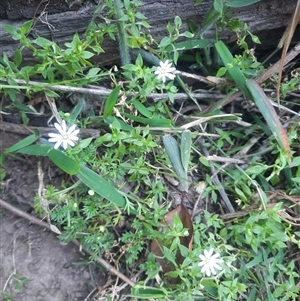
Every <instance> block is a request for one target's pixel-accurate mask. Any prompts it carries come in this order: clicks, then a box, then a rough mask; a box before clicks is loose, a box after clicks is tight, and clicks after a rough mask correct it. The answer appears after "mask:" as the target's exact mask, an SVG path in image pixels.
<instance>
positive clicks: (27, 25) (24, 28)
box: [21, 20, 33, 34]
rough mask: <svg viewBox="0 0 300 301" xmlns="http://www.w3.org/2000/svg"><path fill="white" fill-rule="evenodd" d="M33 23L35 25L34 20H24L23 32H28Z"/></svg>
mask: <svg viewBox="0 0 300 301" xmlns="http://www.w3.org/2000/svg"><path fill="white" fill-rule="evenodd" d="M32 25H33V20H28V21H26V22H24V23H23V25H22V27H21V32H22V33H23V34H26V33H28V32H29V31H30V29H31V27H32Z"/></svg>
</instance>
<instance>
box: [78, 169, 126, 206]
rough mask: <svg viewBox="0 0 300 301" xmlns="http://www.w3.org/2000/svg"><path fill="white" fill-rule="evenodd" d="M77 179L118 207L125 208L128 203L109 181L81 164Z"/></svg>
mask: <svg viewBox="0 0 300 301" xmlns="http://www.w3.org/2000/svg"><path fill="white" fill-rule="evenodd" d="M77 177H78V178H79V179H80V180H81V181H82V182H83V183H84V184H85V185H86V186H88V187H89V188H90V189H92V190H94V191H95V192H96V193H98V194H99V195H101V196H102V197H103V198H105V199H107V200H108V201H111V202H113V203H114V204H116V205H117V206H118V207H121V208H125V206H126V201H125V198H124V197H123V195H122V194H121V193H120V192H119V191H118V190H117V189H116V188H115V187H114V186H113V185H112V184H111V183H110V182H108V181H106V180H105V179H103V178H102V177H101V176H100V175H98V174H97V173H95V172H94V171H93V170H91V169H89V168H88V167H86V166H85V165H83V164H81V165H80V169H79V172H78V174H77Z"/></svg>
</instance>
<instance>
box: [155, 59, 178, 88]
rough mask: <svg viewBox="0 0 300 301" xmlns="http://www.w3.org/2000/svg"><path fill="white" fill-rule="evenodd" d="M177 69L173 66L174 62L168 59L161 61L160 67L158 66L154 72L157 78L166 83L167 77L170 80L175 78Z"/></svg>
mask: <svg viewBox="0 0 300 301" xmlns="http://www.w3.org/2000/svg"><path fill="white" fill-rule="evenodd" d="M175 71H176V69H175V68H174V67H172V64H171V63H169V62H168V61H165V62H160V63H159V67H157V68H156V70H155V72H154V73H155V74H156V75H157V78H158V79H159V80H160V79H161V80H162V82H163V83H164V82H165V81H166V79H167V78H168V79H170V80H173V79H174V78H175V74H174V72H175Z"/></svg>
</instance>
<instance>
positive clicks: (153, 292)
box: [130, 284, 167, 300]
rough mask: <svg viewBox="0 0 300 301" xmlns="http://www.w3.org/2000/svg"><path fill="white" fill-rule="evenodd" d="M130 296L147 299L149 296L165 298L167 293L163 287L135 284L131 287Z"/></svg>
mask: <svg viewBox="0 0 300 301" xmlns="http://www.w3.org/2000/svg"><path fill="white" fill-rule="evenodd" d="M130 296H131V297H133V298H138V299H146V300H149V299H151V298H154V299H159V298H165V297H166V296H167V293H166V292H165V291H164V290H163V288H154V287H151V286H145V285H138V284H137V285H135V286H134V287H133V288H132V289H131V295H130Z"/></svg>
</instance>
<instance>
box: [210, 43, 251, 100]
mask: <svg viewBox="0 0 300 301" xmlns="http://www.w3.org/2000/svg"><path fill="white" fill-rule="evenodd" d="M215 47H216V49H217V52H218V54H219V56H220V58H221V60H222V61H223V64H224V66H225V67H226V68H227V72H228V73H229V75H230V76H231V78H232V79H233V80H234V81H235V83H236V84H237V86H238V88H239V89H240V90H241V91H242V92H243V93H244V94H245V95H246V97H247V98H248V99H252V98H251V94H250V93H249V90H248V89H247V86H246V78H245V76H244V74H243V72H242V71H241V70H240V68H239V67H238V66H237V65H236V64H235V63H234V59H233V56H232V54H231V52H230V51H229V50H228V48H227V47H226V45H225V44H224V43H223V42H222V41H218V42H217V43H216V44H215Z"/></svg>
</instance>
